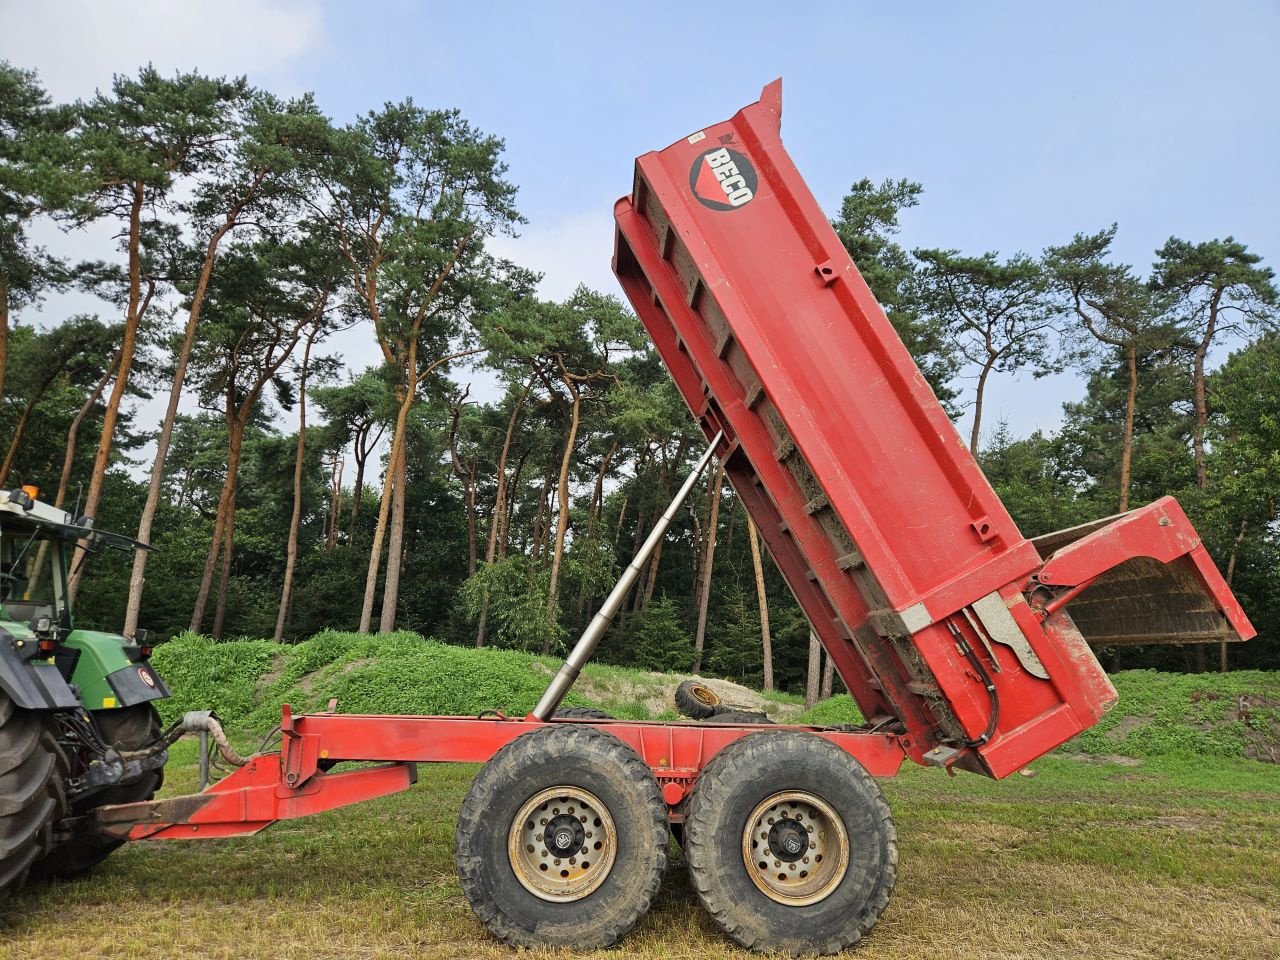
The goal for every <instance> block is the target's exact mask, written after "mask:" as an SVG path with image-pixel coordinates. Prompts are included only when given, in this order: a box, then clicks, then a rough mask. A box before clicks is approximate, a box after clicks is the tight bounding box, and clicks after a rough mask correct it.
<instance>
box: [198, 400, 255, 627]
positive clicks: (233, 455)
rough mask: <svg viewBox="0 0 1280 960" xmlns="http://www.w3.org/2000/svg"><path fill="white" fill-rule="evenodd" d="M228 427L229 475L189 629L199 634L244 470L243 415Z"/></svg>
mask: <svg viewBox="0 0 1280 960" xmlns="http://www.w3.org/2000/svg"><path fill="white" fill-rule="evenodd" d="M228 429H229V430H230V432H231V438H230V442H229V443H228V444H227V475H226V477H225V478H223V481H222V492H221V493H220V494H219V495H218V510H217V513H216V514H215V515H214V519H213V539H212V540H211V541H210V543H209V552H208V553H207V554H205V558H204V569H203V570H202V571H201V573H200V586H199V588H198V589H197V590H196V602H195V605H194V606H193V607H192V610H191V623H190V625H189V626H188V628H187V629H189V630H190V631H191V632H192V633H199V632H200V628H201V627H202V626H203V625H204V614H205V609H206V608H207V607H208V604H209V593H210V591H211V590H212V589H213V572H214V570H215V569H217V565H218V558H219V557H220V556H221V554H222V544H223V541H224V540H225V539H226V528H227V522H228V517H229V516H230V514H231V512H232V511H233V510H234V509H235V508H234V507H233V506H232V502H233V498H234V495H235V487H236V472H237V471H238V470H239V469H240V445H241V443H242V441H243V439H244V430H243V429H242V428H241V426H240V418H239V417H236V418H234V419H233V420H232V421H231V424H230V426H229V427H228Z"/></svg>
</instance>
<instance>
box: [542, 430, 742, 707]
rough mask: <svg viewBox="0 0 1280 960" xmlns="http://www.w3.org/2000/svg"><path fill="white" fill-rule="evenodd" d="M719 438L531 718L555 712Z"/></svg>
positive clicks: (602, 606)
mask: <svg viewBox="0 0 1280 960" xmlns="http://www.w3.org/2000/svg"><path fill="white" fill-rule="evenodd" d="M723 439H724V431H723V430H721V431H720V432H719V433H717V434H716V435H715V437H713V438H712V440H711V444H710V446H708V447H707V449H706V451H705V452H704V453H703V454H702V457H701V458H700V459H699V460H698V462H697V464H695V465H694V468H693V472H692V473H690V474H689V476H688V477H687V478H685V481H684V483H683V484H682V485H681V487H680V489H679V490H677V491H676V495H675V497H674V498H673V499H672V501H671V503H670V504H669V505H668V506H667V509H666V510H665V511H663V514H662V516H661V517H659V518H658V522H657V523H655V524H654V525H653V529H652V530H650V531H649V536H648V537H646V538H645V541H644V544H643V545H642V546H641V547H640V550H639V551H638V552H637V553H636V555H635V557H634V559H632V561H631V563H630V564H629V565H628V566H627V569H626V570H624V571H623V572H622V576H621V577H619V578H618V582H617V583H616V584H615V585H614V588H613V590H612V591H611V592H610V594H609V596H608V597H607V598H606V599H605V601H604V603H603V604H601V605H600V609H599V610H597V611H596V615H595V616H594V617H592V618H591V622H590V623H589V624H587V629H585V630H583V631H582V636H581V637H579V638H578V642H577V643H575V644H574V645H573V649H572V650H571V651H570V652H569V656H568V657H567V658H565V661H564V665H563V666H562V667H561V668H560V671H559V673H557V674H556V675H555V676H554V677H552V678H551V683H549V684H548V685H547V689H546V692H544V693H543V694H542V699H541V700H539V701H538V705H537V706H536V707H534V708H533V713H532V714H530V715H531V716H532V717H534V718H535V719H538V720H542V721H543V722H546V721H547V720H550V719H551V716H552V714H554V713H555V712H556V708H558V707H559V706H560V703H561V701H563V700H564V698H565V695H566V694H567V693H568V692H569V689H570V688H571V687H572V686H573V683H574V681H575V680H577V679H578V674H580V673H581V672H582V668H583V667H584V666H586V663H587V661H588V660H590V659H591V654H592V653H594V652H595V649H596V644H597V643H599V642H600V638H601V637H603V636H604V632H605V631H606V630H608V629H609V625H610V624H611V623H613V618H614V617H615V616H616V615H617V613H618V610H620V609H621V607H622V602H623V601H624V600H626V598H627V594H629V593H630V592H631V588H632V587H634V586H635V585H636V581H637V580H638V579H640V571H641V570H642V569H643V568H644V565H645V564H646V563H648V562H649V558H650V557H651V556H652V555H653V551H654V550H656V549H657V547H658V544H659V543H660V542H661V541H662V538H663V537H664V536H666V534H667V528H668V527H670V526H671V521H672V519H674V517H675V515H676V511H677V510H679V509H680V505H681V504H682V503H684V501H685V498H686V497H687V496H689V491H690V490H692V489H693V485H694V484H695V483H697V482H698V477H700V476H702V471H703V470H705V469H707V464H708V463H710V462H711V457H712V456H713V455H714V454H715V451H716V447H717V446H719V444H720V441H721V440H723Z"/></svg>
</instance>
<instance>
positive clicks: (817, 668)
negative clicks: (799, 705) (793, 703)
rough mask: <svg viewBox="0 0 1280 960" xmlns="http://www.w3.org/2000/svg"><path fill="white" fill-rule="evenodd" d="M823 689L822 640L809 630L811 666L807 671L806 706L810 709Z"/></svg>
mask: <svg viewBox="0 0 1280 960" xmlns="http://www.w3.org/2000/svg"><path fill="white" fill-rule="evenodd" d="M821 690H822V641H820V640H819V639H818V635H817V634H816V633H814V632H813V631H812V630H810V631H809V666H808V669H807V670H806V671H805V682H804V706H805V709H806V710H808V709H810V708H811V707H812V706H813V705H814V704H815V703H817V702H818V695H819V693H820V692H821Z"/></svg>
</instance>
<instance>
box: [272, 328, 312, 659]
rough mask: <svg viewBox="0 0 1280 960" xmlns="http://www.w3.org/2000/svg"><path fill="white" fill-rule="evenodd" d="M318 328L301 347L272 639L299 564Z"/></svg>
mask: <svg viewBox="0 0 1280 960" xmlns="http://www.w3.org/2000/svg"><path fill="white" fill-rule="evenodd" d="M318 332H319V330H318V329H313V330H312V331H311V333H310V334H309V335H308V336H307V343H306V346H305V347H303V348H302V372H301V374H300V375H299V377H298V444H297V447H296V449H295V450H294V455H293V512H292V513H291V514H290V515H289V542H288V545H287V546H286V547H285V561H284V584H283V585H282V586H281V588H280V609H279V610H278V611H276V632H275V634H274V636H273V637H272V639H274V640H275V641H276V643H279V642H280V641H281V640H282V639H284V625H285V620H286V619H287V618H288V616H289V607H290V604H291V602H292V600H293V572H294V569H295V568H296V567H297V565H298V528H299V527H300V526H301V525H302V477H303V474H304V472H305V470H304V467H305V463H306V451H307V373H308V370H309V369H310V365H311V346H312V344H313V343H315V339H316V334H317V333H318Z"/></svg>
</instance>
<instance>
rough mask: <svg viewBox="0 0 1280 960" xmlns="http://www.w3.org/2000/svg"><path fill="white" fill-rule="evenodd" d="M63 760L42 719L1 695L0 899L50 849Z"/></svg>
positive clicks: (60, 809) (58, 814)
mask: <svg viewBox="0 0 1280 960" xmlns="http://www.w3.org/2000/svg"><path fill="white" fill-rule="evenodd" d="M63 759H64V758H63V757H62V750H61V749H60V748H59V747H58V742H57V740H56V739H55V738H54V736H53V734H52V733H51V732H50V730H49V727H48V725H47V723H46V721H45V719H44V718H43V717H42V716H41V715H40V714H38V713H33V712H31V711H30V710H23V709H22V708H20V707H17V706H15V705H14V703H13V701H12V700H10V699H9V697H8V695H7V694H5V693H4V692H3V691H0V899H2V898H4V897H7V896H8V895H9V894H11V893H14V892H16V891H17V890H18V889H20V888H21V887H22V885H23V884H24V883H25V882H26V879H27V875H28V873H29V872H30V870H31V867H32V865H33V864H34V863H35V862H36V861H37V860H39V859H40V858H41V857H43V856H44V855H45V854H47V853H48V852H49V849H50V847H51V846H52V843H53V828H54V824H55V823H56V822H57V821H58V820H60V819H62V817H63V815H64V813H65V803H64V800H63V794H62V781H61V777H60V772H61V764H62V762H63Z"/></svg>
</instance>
